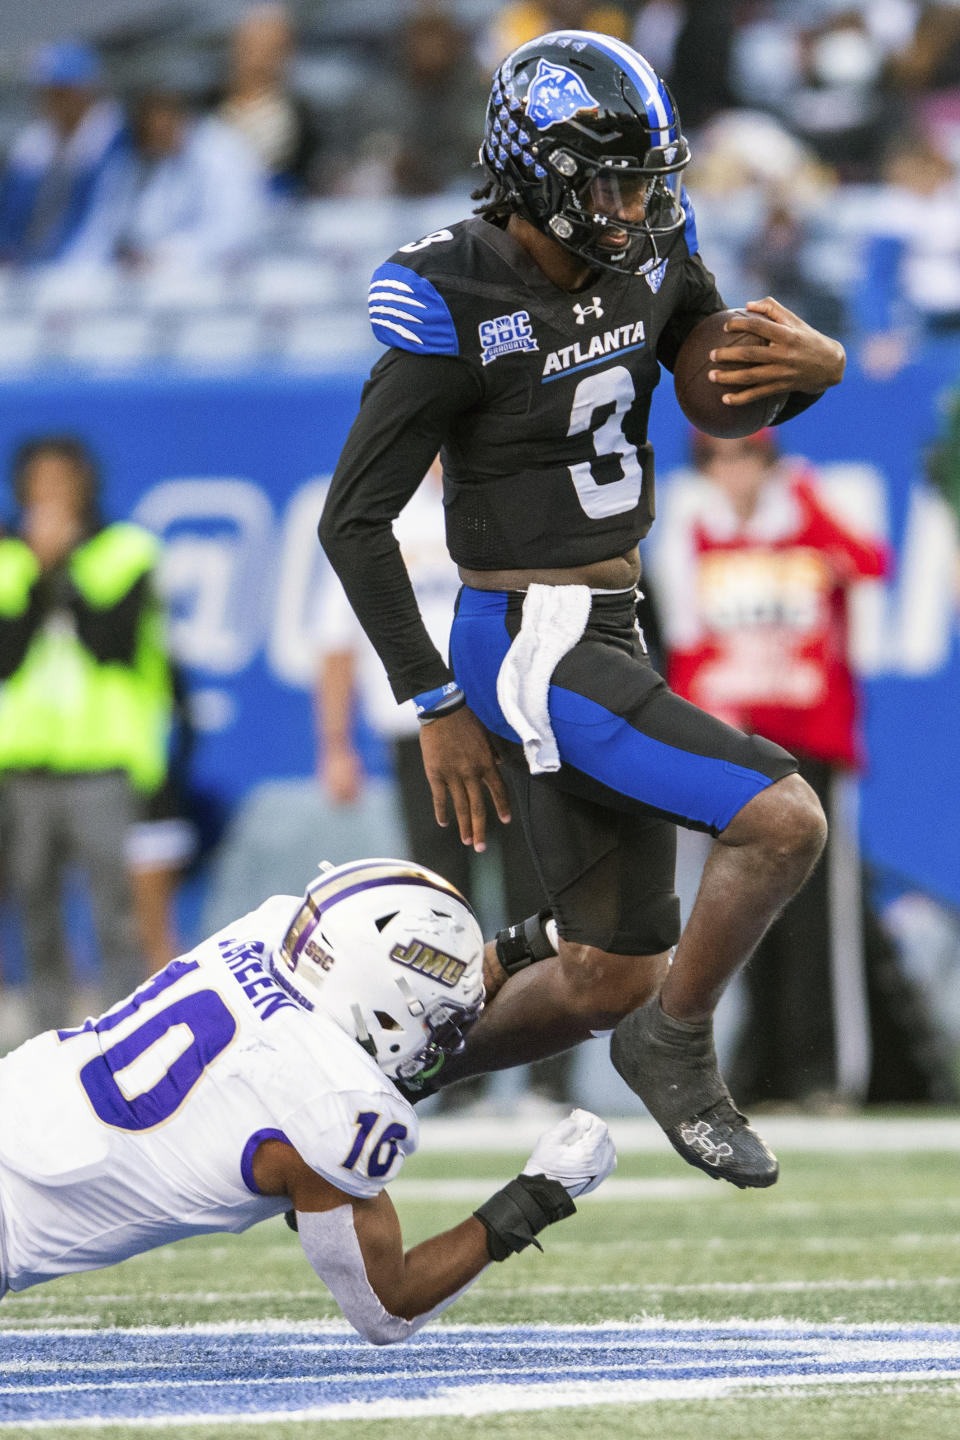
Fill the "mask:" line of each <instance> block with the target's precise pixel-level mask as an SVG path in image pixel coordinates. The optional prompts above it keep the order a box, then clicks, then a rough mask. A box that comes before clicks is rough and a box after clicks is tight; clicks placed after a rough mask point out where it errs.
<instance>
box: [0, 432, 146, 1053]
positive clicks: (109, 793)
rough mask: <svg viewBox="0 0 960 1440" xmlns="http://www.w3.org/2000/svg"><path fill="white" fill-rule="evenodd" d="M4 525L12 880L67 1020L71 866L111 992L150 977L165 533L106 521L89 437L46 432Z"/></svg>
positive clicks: (4, 751) (1, 750)
mask: <svg viewBox="0 0 960 1440" xmlns="http://www.w3.org/2000/svg"><path fill="white" fill-rule="evenodd" d="M12 479H13V489H14V496H15V500H16V504H17V509H18V512H19V513H18V519H17V523H16V528H15V531H14V532H13V533H10V534H8V535H5V536H4V537H2V538H0V799H2V826H3V852H4V857H5V859H4V869H5V876H6V884H7V887H8V890H9V893H10V895H11V897H12V898H13V899H14V901H16V902H17V905H18V907H19V909H20V911H21V914H22V919H23V931H24V942H25V948H26V952H27V958H28V961H29V964H30V971H31V980H32V998H33V1004H34V1008H35V1012H36V1013H35V1017H34V1018H35V1020H36V1021H37V1023H39V1024H41V1025H44V1026H46V1025H50V1024H51V1023H56V1024H62V1023H63V1020H64V1015H65V1013H67V1012H68V1011H69V1008H70V1007H69V1002H68V1003H67V1005H66V1006H65V1004H64V1001H65V999H66V998H67V996H68V995H69V992H70V987H71V984H72V980H71V967H70V958H69V951H68V946H67V944H66V942H65V938H64V933H63V917H62V880H63V874H64V868H65V866H66V865H67V864H69V863H73V864H76V865H77V866H79V868H80V870H81V871H82V873H83V874H84V877H85V879H86V881H87V883H88V885H89V891H90V899H91V907H92V911H93V918H94V924H95V928H96V934H97V941H98V946H99V950H100V961H101V973H102V984H103V988H104V991H105V998H106V999H107V1001H108V1003H109V1002H110V1001H112V1000H113V999H115V998H117V997H119V996H122V995H124V994H126V993H127V991H128V990H129V989H130V988H131V987H132V986H135V985H137V984H138V983H139V982H140V980H141V979H142V978H143V977H144V974H145V966H144V961H143V957H142V954H141V950H140V945H139V941H138V937H137V926H136V920H135V913H134V908H133V901H132V895H131V886H130V880H129V875H128V868H127V862H126V856H125V843H126V837H127V833H128V831H129V828H130V826H131V824H132V823H133V821H134V819H135V817H136V814H137V809H138V803H139V800H140V799H141V797H144V796H146V795H148V794H150V793H151V792H152V791H153V790H155V789H156V787H157V786H158V785H159V784H160V782H161V781H162V779H163V776H164V772H165V768H166V748H167V744H166V742H167V727H168V724H169V715H170V675H169V665H168V662H167V656H166V649H165V643H164V620H163V614H162V610H161V607H160V605H159V603H158V600H157V598H156V594H155V590H154V571H155V567H156V563H157V559H158V554H159V551H158V544H157V541H156V540H155V538H154V537H153V536H152V535H151V534H150V533H149V532H148V531H146V530H144V529H142V528H141V527H140V526H137V525H132V524H128V523H115V524H105V523H104V522H103V520H102V518H101V515H100V510H99V505H98V490H99V478H98V474H97V468H96V465H95V462H94V460H93V457H92V455H91V454H90V452H89V451H88V449H87V447H86V446H85V445H84V444H83V443H82V442H81V441H79V440H77V439H76V438H74V437H72V436H59V435H45V436H40V437H38V438H34V439H31V440H29V441H27V442H26V443H25V444H24V445H22V446H21V447H20V449H19V451H18V452H17V454H16V455H15V457H14V461H13V472H12Z"/></svg>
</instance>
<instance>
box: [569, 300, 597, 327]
mask: <svg viewBox="0 0 960 1440" xmlns="http://www.w3.org/2000/svg"><path fill="white" fill-rule="evenodd" d="M592 298H593V304H592V305H581V304H580V303H579V301H578V302H577V304H576V305H574V307H573V313H574V315H576V317H577V324H578V325H586V323H587V316H588V315H594V316H596V318H597V319H598V320H599V319H600V318H601V317H602V315H603V306H602V305H601V304H600V296H599V295H594V296H593V297H592Z"/></svg>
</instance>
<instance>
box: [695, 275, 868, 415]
mask: <svg viewBox="0 0 960 1440" xmlns="http://www.w3.org/2000/svg"><path fill="white" fill-rule="evenodd" d="M746 308H747V311H748V312H749V314H748V315H744V316H737V317H736V318H734V319H733V320H731V321H730V322H729V334H730V346H725V347H722V348H721V349H719V350H714V351H712V352H711V359H712V360H713V361H714V362H715V363H719V364H723V362H724V361H726V362H727V365H726V366H724V368H723V369H722V370H717V371H716V372H712V371H711V373H710V379H711V380H713V379H715V378H716V380H717V382H718V383H721V382H722V383H723V384H724V385H742V386H743V387H744V388H743V389H742V390H739V391H736V392H735V393H732V394H730V395H725V396H724V400H725V402H726V403H727V404H730V405H748V404H750V403H751V402H752V401H754V400H760V399H762V398H763V397H764V396H766V395H782V394H784V393H785V392H789V391H791V390H801V391H803V392H804V393H805V394H808V395H810V394H813V395H815V394H819V393H820V391H822V390H826V389H828V388H829V386H831V385H839V383H840V381H841V380H842V379H843V371H844V366H845V365H846V359H847V357H846V352H845V351H844V348H843V346H842V345H841V344H840V342H839V340H832V339H831V338H830V336H829V335H824V334H822V333H821V332H820V331H819V330H814V328H813V326H812V325H808V324H807V322H806V320H801V318H800V316H799V315H794V313H793V311H792V310H788V309H787V307H786V305H781V304H780V302H779V300H774V299H772V297H771V296H769V295H768V296H767V297H766V299H764V300H748V301H747V306H746ZM741 330H749V331H751V332H752V333H753V334H754V335H759V336H761V338H762V339H764V340H766V342H767V348H766V349H765V350H762V351H761V352H760V354H759V357H758V356H757V351H756V350H751V351H750V358H751V362H752V363H751V364H750V365H749V366H747V367H745V368H744V369H739V370H738V369H730V368H728V367H729V365H730V364H733V365H736V363H737V362H738V361H739V360H740V359H741V356H740V355H739V354H732V353H731V354H728V351H729V350H730V347H733V346H736V344H737V331H741Z"/></svg>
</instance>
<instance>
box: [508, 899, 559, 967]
mask: <svg viewBox="0 0 960 1440" xmlns="http://www.w3.org/2000/svg"><path fill="white" fill-rule="evenodd" d="M552 918H553V911H552V910H550V909H547V910H538V911H537V913H536V915H531V916H530V917H529V919H527V920H521V922H520V924H519V925H511V926H510V927H509V929H507V930H498V931H497V934H496V939H495V941H494V944H495V947H496V951H497V959H498V960H499V961H500V964H501V966H502V968H503V969H504V970H505V971H506V973H507V974H508V975H515V974H516V973H517V971H518V970H525V969H526V967H527V966H528V965H533V964H535V963H536V961H538V960H549V959H550V957H551V956H552V955H556V953H557V952H556V950H555V949H554V948H553V946H552V944H551V943H550V941H549V940H548V938H547V932H546V923H547V921H548V920H551V919H552Z"/></svg>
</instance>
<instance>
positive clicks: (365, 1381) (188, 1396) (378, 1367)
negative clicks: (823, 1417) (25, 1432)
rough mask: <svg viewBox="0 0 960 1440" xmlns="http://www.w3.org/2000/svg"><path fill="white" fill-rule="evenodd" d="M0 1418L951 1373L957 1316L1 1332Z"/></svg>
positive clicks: (411, 1410) (283, 1409) (402, 1404)
mask: <svg viewBox="0 0 960 1440" xmlns="http://www.w3.org/2000/svg"><path fill="white" fill-rule="evenodd" d="M0 1357H2V1364H0V1377H2V1378H0V1429H2V1428H5V1427H7V1426H11V1425H23V1424H24V1423H25V1422H26V1423H30V1424H32V1425H34V1426H37V1427H38V1428H40V1429H44V1428H47V1427H49V1428H50V1429H51V1430H52V1431H55V1430H56V1428H57V1426H58V1425H61V1424H66V1423H68V1422H70V1421H86V1422H88V1423H89V1422H90V1421H96V1420H99V1421H100V1422H101V1423H103V1422H107V1421H112V1422H118V1421H122V1420H124V1419H130V1420H136V1419H139V1420H153V1421H154V1422H160V1423H161V1425H163V1424H164V1423H167V1424H170V1425H172V1424H185V1423H189V1422H190V1421H193V1420H200V1419H203V1418H211V1419H212V1418H214V1417H224V1418H225V1417H227V1416H235V1417H238V1418H240V1417H243V1418H249V1419H259V1420H262V1421H268V1420H269V1418H270V1417H274V1418H275V1419H276V1420H278V1421H279V1420H280V1419H282V1418H284V1417H289V1418H294V1417H299V1418H306V1416H307V1415H309V1416H310V1417H311V1418H316V1419H323V1418H328V1419H334V1418H341V1417H343V1416H345V1415H348V1414H349V1415H351V1416H355V1417H357V1418H360V1417H362V1416H363V1415H364V1414H367V1415H370V1416H374V1415H377V1416H387V1415H394V1416H398V1417H399V1416H404V1415H413V1414H444V1413H445V1414H471V1413H472V1414H477V1413H483V1412H485V1411H486V1412H494V1411H499V1410H507V1409H512V1408H523V1409H526V1408H534V1407H540V1406H542V1407H544V1408H549V1407H550V1406H551V1405H557V1404H559V1405H565V1404H569V1403H577V1404H580V1405H584V1404H586V1405H589V1404H597V1403H611V1402H620V1403H623V1402H628V1401H631V1400H642V1399H645V1398H650V1399H652V1398H654V1397H656V1396H666V1395H669V1396H672V1397H674V1398H680V1397H682V1396H684V1395H690V1396H691V1397H693V1396H694V1395H696V1394H703V1393H710V1394H720V1393H726V1394H730V1393H731V1392H733V1391H735V1390H737V1389H739V1388H741V1387H744V1386H745V1387H753V1386H756V1385H757V1384H761V1385H771V1384H776V1385H777V1386H786V1385H797V1384H809V1383H811V1382H816V1383H819V1384H823V1383H831V1382H832V1383H841V1384H842V1383H844V1382H851V1381H874V1382H878V1381H879V1382H883V1383H885V1384H889V1383H891V1382H897V1381H908V1382H909V1381H916V1380H952V1379H957V1378H958V1377H960V1327H958V1326H912V1327H903V1328H901V1327H894V1326H837V1325H833V1326H827V1325H824V1326H814V1325H784V1324H776V1323H774V1324H770V1325H755V1324H754V1325H746V1324H744V1325H716V1326H702V1325H701V1326H698V1325H682V1324H662V1323H659V1324H658V1323H649V1324H646V1325H636V1326H605V1327H577V1326H543V1327H521V1326H515V1327H498V1326H476V1327H465V1326H464V1327H454V1326H450V1327H446V1328H441V1329H436V1330H434V1331H432V1332H428V1333H426V1334H423V1335H421V1336H418V1337H417V1338H416V1339H415V1340H414V1341H413V1342H411V1343H410V1344H408V1345H404V1346H399V1347H390V1348H387V1349H382V1350H377V1349H373V1348H371V1347H370V1346H368V1345H365V1344H364V1343H363V1342H362V1341H360V1340H358V1339H357V1338H356V1337H354V1336H352V1335H350V1334H346V1333H344V1332H343V1331H341V1330H339V1329H333V1328H332V1327H331V1326H329V1325H326V1326H321V1325H303V1326H292V1327H283V1326H280V1325H277V1324H276V1323H275V1324H274V1325H273V1326H269V1328H268V1327H265V1326H262V1325H255V1324H248V1325H241V1326H235V1327H229V1326H209V1327H193V1328H189V1329H179V1330H178V1329H163V1330H160V1329H141V1330H111V1331H106V1332H101V1333H95V1332H87V1331H79V1330H77V1331H70V1330H62V1331H53V1330H50V1331H30V1332H26V1331H23V1332H8V1333H6V1334H4V1335H3V1336H2V1337H0Z"/></svg>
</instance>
